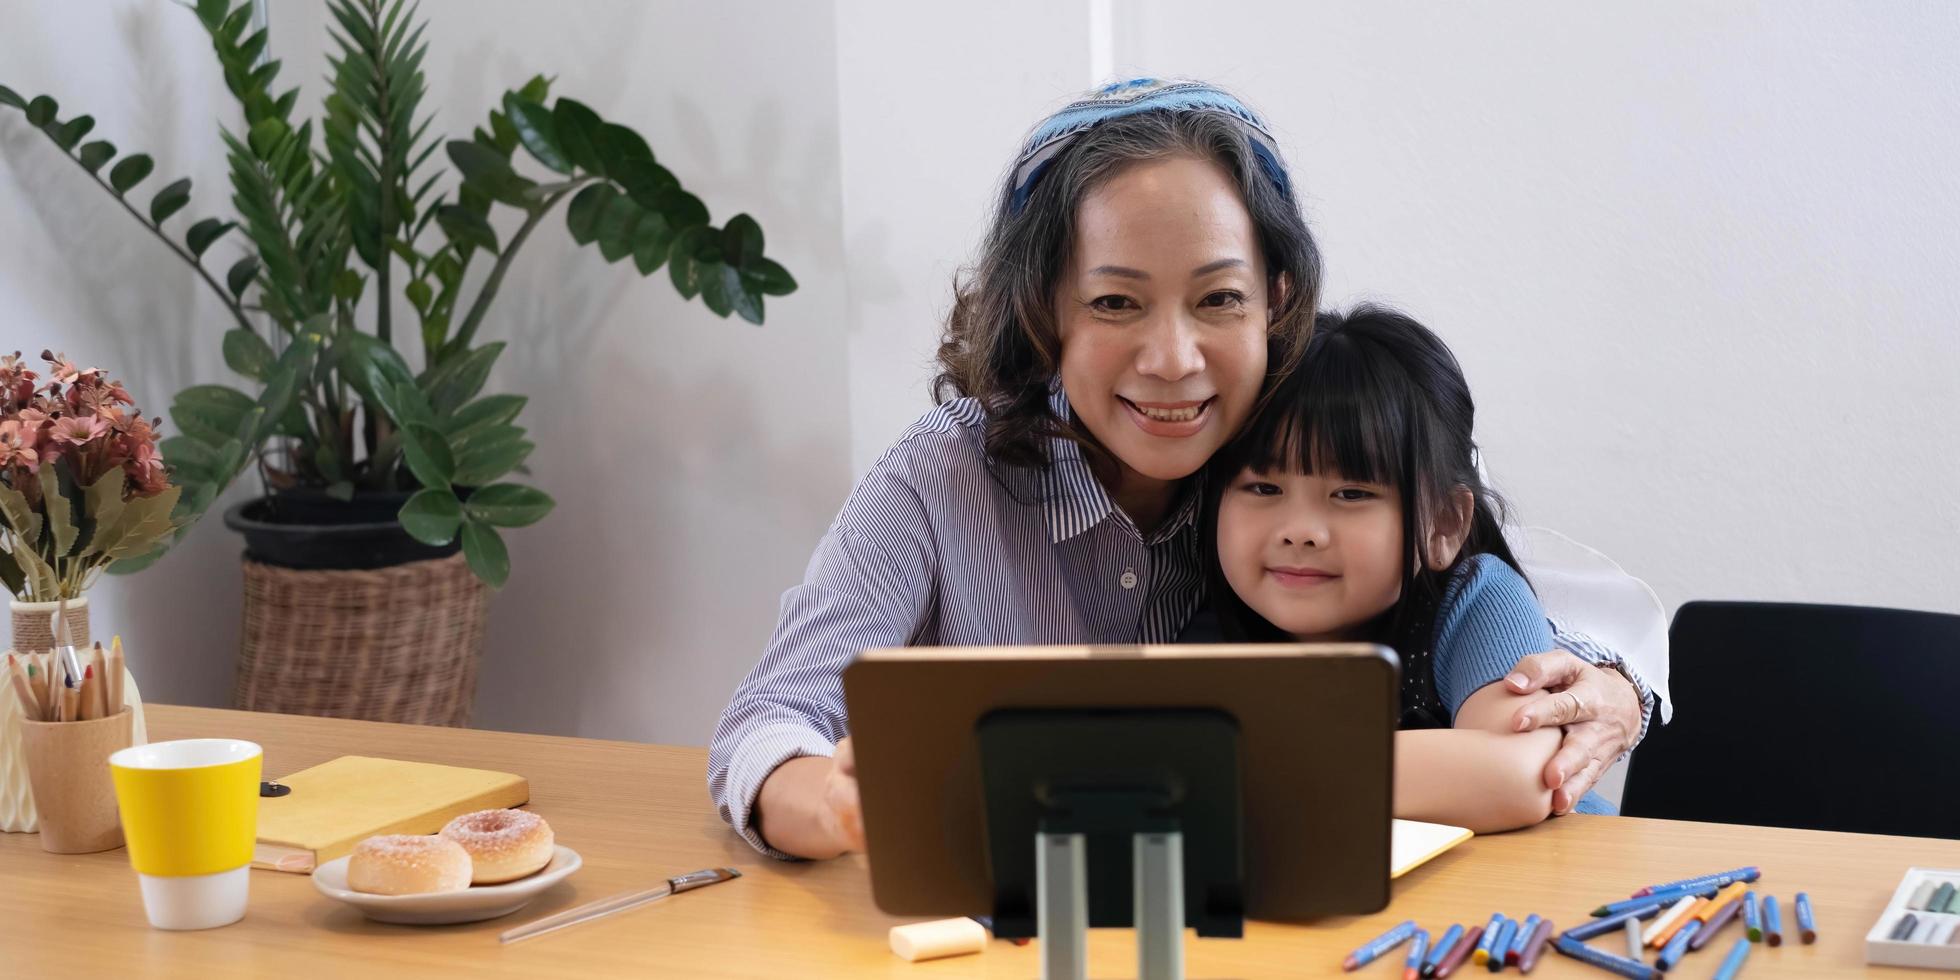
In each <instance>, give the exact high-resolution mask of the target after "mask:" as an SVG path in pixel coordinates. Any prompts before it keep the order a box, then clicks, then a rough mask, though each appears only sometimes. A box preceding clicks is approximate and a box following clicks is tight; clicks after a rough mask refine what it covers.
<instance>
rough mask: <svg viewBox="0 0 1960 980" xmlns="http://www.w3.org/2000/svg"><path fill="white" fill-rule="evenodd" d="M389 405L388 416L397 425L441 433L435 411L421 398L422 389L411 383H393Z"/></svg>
mask: <svg viewBox="0 0 1960 980" xmlns="http://www.w3.org/2000/svg"><path fill="white" fill-rule="evenodd" d="M389 404H390V405H391V406H392V408H391V411H390V414H391V415H392V416H393V417H394V419H395V422H396V424H397V425H402V426H409V425H425V426H428V427H429V428H431V429H435V430H436V431H438V432H440V431H442V426H441V425H440V424H438V422H437V420H436V413H435V409H433V408H431V407H429V400H428V399H427V398H426V397H423V395H422V389H420V388H417V387H416V386H415V384H414V383H413V382H410V381H397V382H395V387H394V392H393V400H392V401H390V402H389ZM443 438H444V441H447V440H448V436H447V435H445V436H444V437H443ZM453 454H454V452H453V449H452V455H453Z"/></svg>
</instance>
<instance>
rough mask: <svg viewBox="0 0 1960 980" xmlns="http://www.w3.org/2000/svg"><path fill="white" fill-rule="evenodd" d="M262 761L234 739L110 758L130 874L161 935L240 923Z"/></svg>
mask: <svg viewBox="0 0 1960 980" xmlns="http://www.w3.org/2000/svg"><path fill="white" fill-rule="evenodd" d="M264 757H265V754H264V752H263V751H261V750H260V748H259V747H258V745H257V744H255V743H252V742H246V741H242V740H239V739H234V738H191V739H180V740H177V741H174V742H156V743H153V744H150V745H139V746H136V747H134V748H128V749H123V750H122V751H120V752H117V753H115V754H114V755H111V756H110V757H109V771H110V774H111V775H112V776H113V777H114V779H115V783H116V807H117V809H118V810H119V811H120V812H121V814H122V826H123V837H124V839H125V840H126V841H127V842H128V845H129V864H130V866H131V867H133V868H135V869H136V875H137V878H138V879H139V880H140V881H141V882H142V886H143V911H144V912H145V913H147V914H148V915H149V917H150V925H152V926H155V927H156V928H158V929H212V928H216V927H218V926H228V925H230V924H232V923H234V922H237V921H238V920H239V919H242V918H244V917H245V899H246V894H247V890H248V886H249V884H250V880H251V879H250V878H249V875H250V873H251V869H252V848H253V845H254V844H255V843H256V841H257V838H258V823H259V779H260V768H261V763H262V762H263V761H264Z"/></svg>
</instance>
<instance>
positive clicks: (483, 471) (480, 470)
mask: <svg viewBox="0 0 1960 980" xmlns="http://www.w3.org/2000/svg"><path fill="white" fill-rule="evenodd" d="M536 448H538V447H537V444H536V443H532V442H528V441H526V440H523V439H516V440H511V441H495V442H488V441H486V442H484V443H483V444H481V445H471V446H466V447H464V449H463V453H462V455H461V456H459V457H457V459H456V472H455V480H456V482H457V483H458V484H460V485H462V486H466V487H480V486H483V485H484V484H486V483H490V482H492V481H494V480H496V479H498V478H499V477H502V476H504V475H505V474H508V473H509V472H510V471H511V470H514V469H516V468H517V467H518V466H520V465H522V464H523V462H524V460H525V459H526V458H527V457H529V456H530V455H531V450H533V449H536Z"/></svg>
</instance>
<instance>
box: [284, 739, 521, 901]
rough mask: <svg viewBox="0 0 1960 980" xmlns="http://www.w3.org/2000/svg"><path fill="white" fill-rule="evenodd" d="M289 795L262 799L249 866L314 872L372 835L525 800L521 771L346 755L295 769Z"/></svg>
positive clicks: (424, 829)
mask: <svg viewBox="0 0 1960 980" xmlns="http://www.w3.org/2000/svg"><path fill="white" fill-rule="evenodd" d="M279 782H280V783H282V784H284V785H286V786H290V787H292V792H291V793H288V794H286V795H285V796H276V797H267V798H265V799H262V800H260V801H259V843H258V847H257V849H256V850H255V851H254V852H253V854H252V867H255V868H269V869H271V870H274V871H298V872H310V871H312V870H313V868H314V867H315V866H316V865H318V864H321V863H324V862H327V861H331V860H333V859H334V858H337V857H340V856H341V855H343V854H346V853H348V852H349V851H352V850H353V849H354V845H355V844H357V843H359V842H360V841H361V840H363V839H364V838H367V837H371V836H373V835H375V834H433V833H435V832H436V831H438V830H441V829H442V826H443V824H446V823H448V822H449V820H450V818H452V817H455V816H457V815H458V814H463V813H470V812H472V811H475V810H490V809H497V808H500V807H513V806H522V805H523V804H525V803H526V802H529V801H530V799H531V784H530V783H529V782H528V781H526V780H525V779H524V777H522V776H515V775H512V774H510V773H507V772H491V771H490V770H488V769H461V768H458V767H456V766H438V765H433V764H431V763H427V762H402V761H399V760H396V759H370V758H368V757H366V756H359V755H343V756H341V757H340V758H338V759H335V760H333V761H332V762H327V763H323V764H321V765H317V766H314V767H313V768H311V769H307V770H304V771H301V772H296V773H293V774H292V775H290V776H287V777H286V778H284V779H281V780H279Z"/></svg>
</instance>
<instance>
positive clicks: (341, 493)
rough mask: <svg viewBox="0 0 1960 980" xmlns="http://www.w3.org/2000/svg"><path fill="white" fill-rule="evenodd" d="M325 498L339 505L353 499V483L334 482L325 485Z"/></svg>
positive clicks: (348, 481) (346, 481)
mask: <svg viewBox="0 0 1960 980" xmlns="http://www.w3.org/2000/svg"><path fill="white" fill-rule="evenodd" d="M327 496H329V497H332V498H333V499H335V500H338V501H340V502H341V503H347V502H348V501H350V500H353V499H354V483H353V481H351V480H335V481H334V482H332V483H329V484H327Z"/></svg>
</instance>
